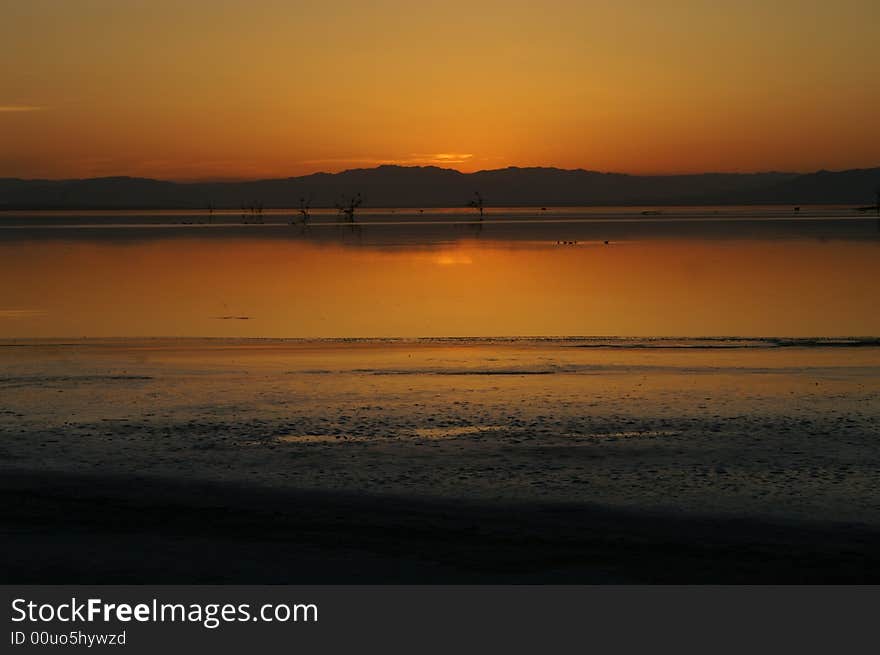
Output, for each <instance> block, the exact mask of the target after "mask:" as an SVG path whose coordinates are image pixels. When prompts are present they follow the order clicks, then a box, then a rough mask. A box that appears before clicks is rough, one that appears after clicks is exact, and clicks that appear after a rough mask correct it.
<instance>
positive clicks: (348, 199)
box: [335, 193, 364, 223]
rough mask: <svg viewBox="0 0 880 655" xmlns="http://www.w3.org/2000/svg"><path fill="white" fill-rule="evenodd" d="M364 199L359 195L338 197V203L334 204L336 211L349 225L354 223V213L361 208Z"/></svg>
mask: <svg viewBox="0 0 880 655" xmlns="http://www.w3.org/2000/svg"><path fill="white" fill-rule="evenodd" d="M363 201H364V199H363V197H362V196H361V194H360V193H358V194H355V195H353V196H346V195H343V196H341V197H340V199H339V202H337V203H336V205H335V206H336V209H337V210H339V213H340V214H342V215H343V216H345V219H346V220H347V221H348V222H349V223H354V212H355V210H356V209H357V208H358V207H360V206H361V203H363Z"/></svg>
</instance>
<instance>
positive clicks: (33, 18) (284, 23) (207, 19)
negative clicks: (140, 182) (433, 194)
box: [0, 0, 880, 179]
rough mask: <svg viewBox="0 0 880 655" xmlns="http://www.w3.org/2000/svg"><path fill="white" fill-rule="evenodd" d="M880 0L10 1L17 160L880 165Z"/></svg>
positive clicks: (275, 165) (1, 136) (264, 168)
mask: <svg viewBox="0 0 880 655" xmlns="http://www.w3.org/2000/svg"><path fill="white" fill-rule="evenodd" d="M878 25H880V2H878V1H877V0H836V1H835V2H829V1H817V0H774V1H773V2H769V1H767V0H761V1H758V0H737V1H732V0H731V1H724V0H677V1H676V0H665V1H661V0H658V1H657V2H647V1H645V0H639V1H636V0H579V1H566V0H542V1H541V2H536V1H534V0H531V1H529V2H522V1H520V0H503V1H502V0H499V1H495V0H467V1H460V0H444V1H443V2H439V1H438V2H412V1H411V0H409V1H404V0H372V1H370V2H366V1H358V2H355V1H353V0H337V1H333V0H328V1H326V2H320V3H318V2H313V1H309V2H297V1H295V0H250V1H247V0H190V1H187V2H183V1H182V0H4V1H3V3H2V5H0V59H2V61H3V66H2V67H0V144H2V146H0V176H20V177H87V176H98V175H116V174H127V175H144V176H152V177H162V178H171V179H206V178H223V177H231V178H250V177H280V176H287V175H299V174H303V173H309V172H313V171H318V170H327V171H336V170H342V169H345V168H351V167H359V166H374V165H377V164H381V163H400V164H436V165H442V166H449V167H453V168H458V169H460V170H465V171H471V170H479V169H484V168H499V167H504V166H511V165H514V166H560V167H565V168H578V167H582V168H589V169H596V170H606V171H621V172H632V173H668V172H695V171H708V170H712V171H752V170H795V171H807V170H814V169H818V168H829V169H839V168H853V167H865V166H876V165H880V148H878V145H880V121H878V120H877V118H876V117H877V114H878V107H880V74H878V68H880V67H878V54H877V43H878V32H877V29H878V28H877V26H878Z"/></svg>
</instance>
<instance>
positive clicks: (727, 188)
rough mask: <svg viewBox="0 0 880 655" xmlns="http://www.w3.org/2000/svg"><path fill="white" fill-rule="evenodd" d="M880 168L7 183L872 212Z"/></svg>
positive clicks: (106, 201) (155, 197)
mask: <svg viewBox="0 0 880 655" xmlns="http://www.w3.org/2000/svg"><path fill="white" fill-rule="evenodd" d="M878 185H880V168H870V169H854V170H847V171H839V172H829V171H818V172H815V173H809V174H796V173H779V172H768V173H703V174H694V175H627V174H622V173H600V172H596V171H589V170H583V169H575V170H566V169H559V168H516V167H510V168H503V169H497V170H486V171H478V172H475V173H461V172H459V171H456V170H453V169H447V168H438V167H435V166H379V167H376V168H358V169H352V170H347V171H342V172H340V173H314V174H311V175H304V176H300V177H290V178H280V179H267V180H254V181H246V182H226V181H225V182H170V181H164V180H154V179H149V178H135V177H101V178H90V179H71V180H24V179H17V178H0V208H5V209H53V208H57V209H62V208H69V209H123V208H126V209H159V208H174V209H187V208H192V209H198V208H206V207H208V206H209V205H211V206H213V207H215V208H218V209H221V208H227V209H237V208H241V207H243V206H244V207H248V206H251V205H254V204H259V205H261V206H263V207H266V208H272V207H296V206H298V205H299V202H300V198H302V197H310V198H312V206H313V207H332V206H333V205H334V203H335V202H337V201H338V200H339V198H340V196H342V195H345V194H348V195H350V194H354V193H360V194H362V196H363V198H364V205H365V206H372V207H441V206H450V207H461V206H465V205H466V204H467V203H468V201H469V200H471V199H472V198H473V197H474V193H475V192H477V191H478V192H479V193H480V194H481V195H482V196H483V197H484V198H485V199H486V204H487V206H489V207H491V206H504V205H508V206H511V205H523V206H546V205H594V206H595V205H676V204H682V205H697V204H738V203H745V204H748V203H787V204H788V203H793V204H807V203H855V204H862V205H864V204H872V203H873V202H874V190H875V189H876V188H877V187H878Z"/></svg>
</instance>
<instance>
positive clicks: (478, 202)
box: [468, 191, 485, 220]
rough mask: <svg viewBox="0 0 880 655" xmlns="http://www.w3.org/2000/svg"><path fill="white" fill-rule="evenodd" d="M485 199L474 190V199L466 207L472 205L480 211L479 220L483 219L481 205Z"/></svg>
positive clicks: (482, 205)
mask: <svg viewBox="0 0 880 655" xmlns="http://www.w3.org/2000/svg"><path fill="white" fill-rule="evenodd" d="M484 204H485V201H484V199H483V196H482V195H481V194H480V192H479V191H474V199H473V200H471V201H470V202H469V203H468V207H473V208H474V209H476V210H477V211H478V212H480V220H483V207H484Z"/></svg>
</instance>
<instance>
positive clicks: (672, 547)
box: [0, 471, 880, 584]
mask: <svg viewBox="0 0 880 655" xmlns="http://www.w3.org/2000/svg"><path fill="white" fill-rule="evenodd" d="M0 495H2V501H0V514H2V516H0V521H2V539H0V567H2V568H0V581H2V582H3V583H7V584H8V583H13V584H15V583H17V584H26V583H36V584H48V583H54V584H87V583H100V584H107V583H153V584H167V583H177V584H194V583H226V584H232V583H248V584H259V583H285V584H342V583H354V584H361V583H365V584H366V583H380V584H381V583H406V584H408V583H750V584H755V583H757V584H770V583H774V584H776V583H877V582H880V531H878V530H877V529H876V528H871V527H867V526H860V525H852V524H835V525H829V524H809V523H787V524H780V523H769V522H761V521H757V520H754V519H730V518H723V519H722V518H709V517H692V516H670V515H658V514H640V513H633V512H624V511H619V510H611V509H605V508H599V507H591V506H575V505H564V504H552V505H544V504H517V505H513V504H482V503H462V502H450V501H431V500H412V499H402V498H394V497H378V496H366V495H347V494H336V493H326V492H281V491H275V490H263V489H259V488H250V487H243V486H240V485H226V484H204V483H199V484H187V483H182V482H174V481H167V480H157V479H136V480H132V479H121V478H113V477H94V476H88V477H87V476H75V475H66V474H56V473H42V472H20V471H5V472H4V473H3V475H2V477H0Z"/></svg>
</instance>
